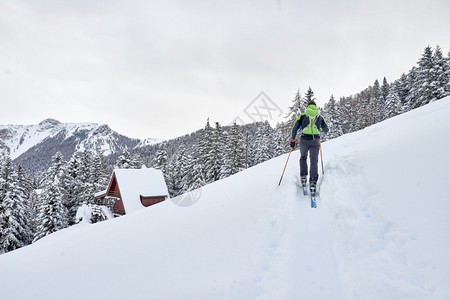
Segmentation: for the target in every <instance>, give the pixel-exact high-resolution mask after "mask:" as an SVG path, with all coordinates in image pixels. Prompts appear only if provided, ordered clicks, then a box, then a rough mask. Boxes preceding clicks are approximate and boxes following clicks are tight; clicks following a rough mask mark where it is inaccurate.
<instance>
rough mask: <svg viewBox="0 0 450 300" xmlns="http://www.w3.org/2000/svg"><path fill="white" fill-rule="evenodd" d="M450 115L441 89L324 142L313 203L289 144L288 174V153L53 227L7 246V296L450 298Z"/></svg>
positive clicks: (1, 260)
mask: <svg viewBox="0 0 450 300" xmlns="http://www.w3.org/2000/svg"><path fill="white" fill-rule="evenodd" d="M449 115H450V97H447V98H444V99H441V100H439V101H436V102H433V103H430V104H428V105H426V106H423V107H420V108H418V109H415V110H413V111H410V112H408V113H405V114H402V115H400V116H397V117H394V118H391V119H388V120H386V121H384V122H381V123H378V124H376V125H373V126H370V127H368V128H366V129H364V130H361V131H358V132H354V133H351V134H346V135H344V136H341V137H339V138H336V139H333V140H330V141H327V142H324V143H323V144H322V147H323V159H324V169H325V175H324V176H322V177H321V178H322V179H321V186H320V198H319V199H318V208H316V209H311V208H310V201H309V198H308V197H305V196H303V195H302V193H301V188H300V187H299V182H300V178H299V165H298V160H299V151H298V150H295V151H293V152H292V155H291V156H290V161H289V163H288V166H287V168H286V173H285V175H284V178H283V181H282V183H281V185H280V186H277V185H278V182H279V179H280V175H281V172H282V169H283V166H284V164H285V162H286V159H287V158H288V155H287V154H285V155H282V156H279V157H276V158H274V159H271V160H269V161H267V162H264V163H262V164H259V165H256V166H254V167H252V168H249V169H246V170H244V171H242V172H240V173H238V174H235V175H233V176H230V177H228V178H226V179H223V180H219V181H216V182H214V183H212V184H209V185H206V186H204V187H203V188H202V189H201V190H199V191H194V192H192V194H188V195H192V197H187V195H181V196H178V197H176V198H173V199H170V200H168V201H164V202H162V203H159V204H156V205H154V206H151V207H148V208H145V209H143V210H140V211H138V212H136V213H132V214H128V215H126V216H124V217H120V218H116V219H113V220H110V221H106V222H101V223H97V224H94V225H89V224H79V225H76V226H72V227H70V228H67V229H64V230H61V231H58V232H56V233H54V234H51V235H49V236H47V237H45V238H42V239H41V240H39V241H37V242H36V243H34V244H32V245H30V246H26V247H23V248H21V249H18V250H15V251H12V252H9V253H6V254H3V255H0V269H1V270H2V272H0V282H1V283H2V297H4V298H5V299H19V300H21V299H60V298H61V297H63V298H64V299H68V300H70V299H80V298H82V299H99V298H102V299H261V300H265V299H267V300H272V299H319V300H320V299H369V300H371V299H374V300H375V299H389V300H390V299H392V300H394V299H437V300H441V299H442V300H444V299H450V287H449V285H448V278H450V277H449V276H450V256H449V255H448V253H450V240H449V239H448V236H449V234H450V218H449V217H448V216H449V212H450V201H449V200H450V193H449V191H448V188H447V187H448V182H449V181H450V177H449V176H450V175H449V173H448V170H449V169H450V160H449V159H448V153H450V136H449V133H448V132H447V131H442V128H447V127H449V126H450V119H449V118H448V116H449ZM417 137H426V138H427V139H429V141H430V142H431V143H436V144H435V145H434V146H433V147H430V144H429V143H426V142H421V141H418V139H417ZM193 199H195V200H197V201H196V202H195V201H193V202H191V204H192V205H190V206H186V205H180V203H181V202H184V201H192V200H193ZM24 283H25V285H26V288H24ZM74 283H76V284H74ZM112 283H115V284H112ZM62 295H63V296H62Z"/></svg>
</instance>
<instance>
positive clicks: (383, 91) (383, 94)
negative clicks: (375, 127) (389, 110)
mask: <svg viewBox="0 0 450 300" xmlns="http://www.w3.org/2000/svg"><path fill="white" fill-rule="evenodd" d="M389 89H390V85H389V83H388V81H387V79H386V77H383V84H382V85H381V98H382V103H384V102H385V101H386V99H387V96H388V94H389Z"/></svg>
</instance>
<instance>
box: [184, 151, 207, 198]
mask: <svg viewBox="0 0 450 300" xmlns="http://www.w3.org/2000/svg"><path fill="white" fill-rule="evenodd" d="M192 161H193V162H194V163H193V165H192V171H191V176H190V177H189V179H190V180H189V182H188V191H193V190H196V189H199V188H201V187H202V186H204V185H205V184H206V181H205V178H204V176H203V170H202V166H201V165H200V164H199V162H198V161H197V162H196V160H195V159H192Z"/></svg>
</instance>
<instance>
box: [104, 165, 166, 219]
mask: <svg viewBox="0 0 450 300" xmlns="http://www.w3.org/2000/svg"><path fill="white" fill-rule="evenodd" d="M114 175H115V176H116V180H117V184H118V186H119V190H120V196H121V199H122V202H123V205H124V207H125V212H126V213H127V214H129V213H133V212H135V211H138V210H140V209H143V208H144V206H143V205H142V203H141V196H147V197H154V196H168V195H169V192H168V191H167V186H166V183H165V181H164V175H163V173H162V172H161V170H156V169H153V168H142V169H115V170H114V173H113V176H114Z"/></svg>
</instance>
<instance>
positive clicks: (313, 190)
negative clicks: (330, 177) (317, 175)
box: [309, 181, 317, 208]
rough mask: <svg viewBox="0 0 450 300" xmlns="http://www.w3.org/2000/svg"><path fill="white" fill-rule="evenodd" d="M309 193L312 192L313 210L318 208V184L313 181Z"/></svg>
mask: <svg viewBox="0 0 450 300" xmlns="http://www.w3.org/2000/svg"><path fill="white" fill-rule="evenodd" d="M309 191H310V192H311V208H316V207H317V203H316V182H314V181H312V182H310V183H309Z"/></svg>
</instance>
